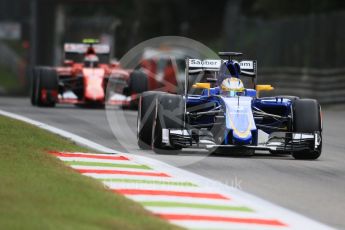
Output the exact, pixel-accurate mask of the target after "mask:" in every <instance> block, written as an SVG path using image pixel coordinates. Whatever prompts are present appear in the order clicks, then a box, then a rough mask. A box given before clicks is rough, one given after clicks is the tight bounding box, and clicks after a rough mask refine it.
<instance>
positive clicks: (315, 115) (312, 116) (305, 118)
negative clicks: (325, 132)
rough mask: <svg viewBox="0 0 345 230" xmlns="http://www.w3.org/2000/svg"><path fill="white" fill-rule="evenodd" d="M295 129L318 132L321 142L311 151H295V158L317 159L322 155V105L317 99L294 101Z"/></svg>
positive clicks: (302, 131)
mask: <svg viewBox="0 0 345 230" xmlns="http://www.w3.org/2000/svg"><path fill="white" fill-rule="evenodd" d="M293 131H294V132H298V133H315V132H318V133H319V135H320V138H321V144H320V146H319V148H318V149H315V150H309V151H299V152H293V153H292V156H293V157H294V158H295V159H304V160H315V159H317V158H319V157H320V155H321V150H322V121H321V107H320V105H319V103H318V102H317V101H316V100H313V99H299V100H296V101H295V103H294V126H293Z"/></svg>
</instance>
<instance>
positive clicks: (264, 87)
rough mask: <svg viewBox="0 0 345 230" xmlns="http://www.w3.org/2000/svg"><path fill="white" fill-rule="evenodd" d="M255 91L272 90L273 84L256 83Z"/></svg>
mask: <svg viewBox="0 0 345 230" xmlns="http://www.w3.org/2000/svg"><path fill="white" fill-rule="evenodd" d="M255 89H256V91H258V92H260V91H272V90H274V88H273V86H271V85H257V86H256V88H255Z"/></svg>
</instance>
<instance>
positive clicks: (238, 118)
mask: <svg viewBox="0 0 345 230" xmlns="http://www.w3.org/2000/svg"><path fill="white" fill-rule="evenodd" d="M219 105H221V106H222V108H223V111H224V117H225V127H224V128H225V130H224V144H236V145H257V144H258V143H257V135H258V128H257V124H261V125H264V126H274V127H280V128H284V127H285V126H286V124H283V123H282V122H280V121H276V120H274V119H272V120H264V119H260V118H258V117H254V115H253V108H254V107H255V108H257V109H259V110H262V111H265V112H268V113H273V114H279V115H281V116H289V115H290V114H291V100H289V99H283V98H275V97H272V98H256V90H254V89H246V90H245V91H244V92H243V93H242V95H241V96H235V97H230V96H223V95H220V89H219V87H215V88H211V89H209V90H203V92H202V94H201V95H189V96H188V98H187V110H188V108H189V109H191V111H193V112H195V110H193V108H199V109H197V112H203V111H209V110H211V109H212V108H216V107H217V106H219ZM214 120H215V118H214V115H205V116H200V117H198V119H196V120H193V121H192V122H191V124H192V125H200V124H213V123H214ZM260 129H261V130H263V131H264V132H266V133H268V134H269V133H271V132H273V131H274V130H272V129H270V128H267V129H265V128H260Z"/></svg>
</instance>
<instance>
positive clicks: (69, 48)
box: [64, 43, 110, 54]
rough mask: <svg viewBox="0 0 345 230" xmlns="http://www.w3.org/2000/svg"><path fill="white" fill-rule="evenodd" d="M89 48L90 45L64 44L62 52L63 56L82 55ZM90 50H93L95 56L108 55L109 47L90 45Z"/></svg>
mask: <svg viewBox="0 0 345 230" xmlns="http://www.w3.org/2000/svg"><path fill="white" fill-rule="evenodd" d="M89 47H90V44H84V43H65V45H64V52H65V54H84V53H86V52H87V50H88V48H89ZM92 48H93V49H94V51H95V53H96V54H109V53H110V47H109V45H105V44H92Z"/></svg>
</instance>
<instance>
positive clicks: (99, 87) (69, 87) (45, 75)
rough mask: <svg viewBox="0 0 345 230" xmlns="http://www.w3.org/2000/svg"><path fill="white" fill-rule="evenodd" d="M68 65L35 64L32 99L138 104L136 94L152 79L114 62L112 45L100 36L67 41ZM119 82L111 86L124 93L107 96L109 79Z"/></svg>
mask: <svg viewBox="0 0 345 230" xmlns="http://www.w3.org/2000/svg"><path fill="white" fill-rule="evenodd" d="M64 52H65V61H64V66H59V67H35V68H34V69H33V74H32V80H31V103H32V105H37V106H48V107H52V106H55V104H56V103H70V104H92V105H103V104H105V103H109V104H121V105H122V106H124V107H126V106H127V107H135V105H137V103H138V100H135V98H136V95H138V94H140V93H142V92H144V91H146V90H147V87H148V79H147V76H146V74H145V73H143V72H142V71H138V70H127V69H123V68H121V67H120V65H119V63H117V62H112V63H111V62H110V60H109V53H110V47H109V46H108V45H104V44H98V41H97V40H94V39H84V41H83V43H66V44H65V45H64ZM109 81H110V82H116V84H109V85H116V86H117V87H115V88H112V87H110V89H108V90H111V91H112V94H108V95H114V94H116V95H121V97H113V98H115V99H112V97H110V96H109V98H106V95H107V94H106V90H107V85H108V82H109Z"/></svg>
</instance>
